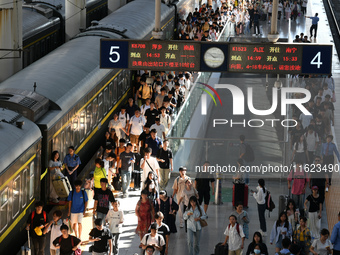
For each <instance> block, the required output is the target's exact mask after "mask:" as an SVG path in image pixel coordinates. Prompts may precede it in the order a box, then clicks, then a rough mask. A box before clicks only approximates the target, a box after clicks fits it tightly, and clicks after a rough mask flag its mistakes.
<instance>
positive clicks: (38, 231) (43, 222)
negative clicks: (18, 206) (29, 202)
mask: <svg viewBox="0 0 340 255" xmlns="http://www.w3.org/2000/svg"><path fill="white" fill-rule="evenodd" d="M34 207H35V210H34V211H33V212H32V213H31V214H30V215H29V216H28V219H27V225H26V230H30V237H31V238H32V243H33V250H34V255H45V245H46V236H45V234H44V233H43V232H42V230H43V229H44V228H45V227H46V226H47V225H48V218H47V213H46V212H45V211H44V210H43V207H44V203H43V202H41V201H37V202H36V203H35V205H34Z"/></svg>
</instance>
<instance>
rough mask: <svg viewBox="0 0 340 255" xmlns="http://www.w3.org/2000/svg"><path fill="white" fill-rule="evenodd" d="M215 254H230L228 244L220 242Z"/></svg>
mask: <svg viewBox="0 0 340 255" xmlns="http://www.w3.org/2000/svg"><path fill="white" fill-rule="evenodd" d="M214 254H215V255H227V254H228V244H226V245H222V243H218V244H216V246H215V253H214Z"/></svg>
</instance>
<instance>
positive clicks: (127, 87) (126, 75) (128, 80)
mask: <svg viewBox="0 0 340 255" xmlns="http://www.w3.org/2000/svg"><path fill="white" fill-rule="evenodd" d="M129 75H130V74H129V71H127V70H126V72H125V82H126V86H125V91H127V90H128V89H129V87H130V76H129ZM137 89H138V88H137Z"/></svg>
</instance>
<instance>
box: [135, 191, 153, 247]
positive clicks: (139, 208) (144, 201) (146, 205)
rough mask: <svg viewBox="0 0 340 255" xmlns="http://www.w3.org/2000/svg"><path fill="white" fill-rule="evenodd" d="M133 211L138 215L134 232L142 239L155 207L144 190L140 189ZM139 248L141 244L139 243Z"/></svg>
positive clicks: (151, 220) (151, 219)
mask: <svg viewBox="0 0 340 255" xmlns="http://www.w3.org/2000/svg"><path fill="white" fill-rule="evenodd" d="M135 213H136V215H137V217H138V225H137V228H136V233H137V234H138V235H139V238H140V240H141V241H142V238H143V236H144V235H145V234H146V233H147V231H148V229H149V227H150V224H151V222H153V221H154V216H155V209H154V206H153V204H152V202H151V201H150V200H149V199H148V193H147V191H146V190H142V192H141V198H140V199H139V201H138V202H137V205H136V209H135ZM140 248H141V245H140Z"/></svg>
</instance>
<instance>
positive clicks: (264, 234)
mask: <svg viewBox="0 0 340 255" xmlns="http://www.w3.org/2000/svg"><path fill="white" fill-rule="evenodd" d="M258 232H260V234H261V235H262V237H265V236H267V232H263V231H262V229H260V230H259V231H258Z"/></svg>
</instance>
